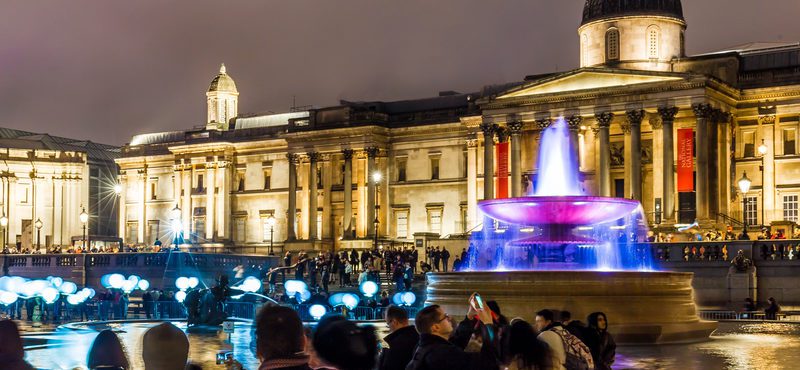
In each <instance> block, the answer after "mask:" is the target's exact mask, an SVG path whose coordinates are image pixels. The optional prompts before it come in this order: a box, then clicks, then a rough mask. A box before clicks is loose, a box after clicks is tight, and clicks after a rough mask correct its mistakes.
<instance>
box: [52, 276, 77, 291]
mask: <svg viewBox="0 0 800 370" xmlns="http://www.w3.org/2000/svg"><path fill="white" fill-rule="evenodd" d="M53 280H55V279H53ZM53 285H55V284H53ZM56 287H57V288H58V290H60V291H61V293H64V294H72V293H75V292H77V291H78V286H77V285H75V283H73V282H71V281H65V282H63V283H61V284H60V286H56Z"/></svg>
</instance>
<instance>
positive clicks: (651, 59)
mask: <svg viewBox="0 0 800 370" xmlns="http://www.w3.org/2000/svg"><path fill="white" fill-rule="evenodd" d="M620 4H622V5H620ZM625 4H628V2H604V1H601V0H598V1H590V2H587V5H586V6H587V10H586V11H585V12H584V22H583V24H582V25H581V28H580V31H579V36H580V39H581V41H580V42H579V43H580V44H581V45H585V44H583V43H582V42H583V41H584V35H585V36H587V38H588V39H590V40H589V44H590V46H589V47H585V46H581V47H582V60H581V63H580V65H582V68H580V69H576V70H573V71H568V72H563V73H553V74H548V75H538V76H532V77H529V78H526V79H525V80H523V81H519V82H515V83H509V84H505V85H495V86H487V87H485V88H483V89H482V90H481V91H480V92H474V93H456V92H443V93H440V95H439V96H438V97H433V98H426V99H417V100H408V101H394V102H345V101H343V102H341V104H340V105H337V106H332V107H323V108H315V109H307V110H293V111H291V112H288V113H282V114H270V115H242V114H238V111H237V106H238V98H239V93H238V90H237V89H236V85H235V84H234V83H233V79H232V78H231V77H230V76H229V75H227V71H225V70H224V69H223V70H221V71H220V74H219V75H217V76H216V77H215V78H214V81H213V82H212V84H211V87H210V89H209V91H208V93H207V100H208V109H209V112H208V117H209V122H208V123H207V125H206V126H205V129H196V130H190V131H176V132H166V133H153V134H144V135H138V136H136V137H134V138H133V140H132V141H131V143H130V144H128V145H126V146H125V147H124V148H123V154H122V157H121V158H120V159H118V160H117V163H118V164H119V166H120V168H121V172H120V181H121V183H122V185H123V187H124V189H125V191H123V202H122V204H123V205H122V207H121V213H120V220H119V222H120V225H122V227H121V229H120V236H121V237H123V238H124V239H125V240H126V241H127V242H128V243H131V244H136V243H145V244H150V243H154V242H155V240H156V239H159V240H161V241H162V243H165V244H166V243H169V242H170V241H171V238H172V237H173V233H172V231H171V228H170V227H168V225H170V224H171V223H172V222H173V220H172V216H171V214H172V213H173V212H172V211H173V210H175V209H176V208H177V209H179V210H180V219H179V220H177V222H178V223H180V224H181V226H182V227H181V229H182V230H183V232H184V233H185V236H186V239H187V242H191V243H194V244H198V245H204V246H222V245H227V246H231V245H235V246H237V247H243V248H250V247H252V248H253V249H254V250H261V251H264V250H266V249H265V248H267V247H268V246H269V244H270V240H272V241H273V244H275V245H277V246H278V248H283V247H284V246H285V247H286V248H298V249H299V248H303V249H308V248H315V249H323V248H330V247H336V248H348V247H371V246H372V243H373V242H372V240H373V237H374V236H375V233H376V232H377V235H378V237H379V239H380V241H381V243H383V242H389V241H399V242H411V241H412V240H413V239H414V235H415V234H417V235H425V236H426V237H436V236H435V235H439V236H440V237H445V236H448V235H449V236H453V235H459V234H464V233H467V232H469V231H471V230H473V229H475V228H477V227H481V224H482V222H483V220H482V218H481V216H480V214H479V212H478V209H477V203H478V201H479V200H481V199H485V198H492V197H495V196H496V195H497V194H499V193H500V191H499V189H497V186H498V182H497V181H496V175H497V173H498V168H500V167H503V168H505V167H506V166H505V164H504V163H497V161H498V155H497V149H496V144H497V143H503V142H506V141H508V142H509V155H508V161H509V163H507V164H508V166H507V167H508V168H509V174H508V179H509V181H508V187H509V188H508V189H507V190H508V193H509V194H510V195H511V196H520V195H525V194H528V193H530V192H531V191H532V190H533V186H534V185H533V184H534V183H535V181H534V180H535V179H536V161H537V158H536V153H537V150H538V138H539V135H540V133H541V130H542V129H544V128H546V127H548V126H549V125H550V124H551V123H552V121H553V120H554V119H557V118H559V117H564V119H566V120H567V122H568V124H569V127H570V129H571V132H572V140H573V142H574V143H575V146H576V148H578V157H579V159H580V169H581V180H582V186H583V188H584V191H585V192H586V193H587V194H596V195H602V196H617V197H625V198H633V199H637V200H640V201H641V202H642V205H643V207H644V209H645V212H646V213H647V216H648V221H649V222H650V223H651V224H652V225H654V226H655V225H658V226H664V227H668V226H671V225H674V224H679V223H691V222H693V221H695V220H697V221H698V222H699V223H700V224H701V225H702V226H704V227H712V226H722V225H724V224H727V223H732V224H735V225H738V224H739V223H741V221H742V220H743V218H744V217H747V218H748V223H750V224H751V225H755V224H769V223H770V222H773V221H782V220H790V221H797V218H798V196H800V156H799V155H798V153H800V152H798V150H800V148H798V147H797V135H798V130H800V126H799V125H800V62H799V61H798V55H800V46H799V45H798V44H750V45H743V46H742V47H738V48H734V49H731V50H724V51H720V52H715V53H709V54H704V55H699V56H692V57H687V56H685V55H684V54H685V52H684V50H683V46H682V45H683V43H684V40H683V30H684V29H685V28H686V23H685V21H684V20H683V14H682V8H681V7H680V1H678V0H675V1H663V2H654V4H656V5H655V7H654V8H653V7H645V8H640V7H638V6H637V5H635V4H640V3H639V2H630V4H629V5H630V6H629V5H625ZM659 4H660V5H659ZM648 30H658V32H657V34H654V33H653V32H650V31H648ZM608 32H617V33H618V37H617V38H615V37H613V36H612V37H607V36H608ZM598 35H600V36H598ZM609 42H614V43H616V44H615V45H613V47H612V45H608V43H609ZM648 47H653V48H654V49H648ZM650 51H652V52H653V53H654V54H653V55H652V56H650V55H649V54H647V53H649V52H650ZM584 52H585V54H584ZM609 53H611V54H612V55H609ZM643 53H644V54H643ZM223 104H224V106H223ZM225 120H227V121H225ZM687 129H688V130H690V131H679V130H687ZM681 132H682V133H686V132H689V133H691V136H692V137H693V143H694V145H689V146H685V145H684V146H681V145H679V144H678V136H677V135H678V134H679V133H681ZM762 143H763V146H762ZM687 148H689V149H688V150H689V151H690V154H689V156H688V157H685V156H684V157H683V159H684V162H686V161H687V158H688V162H689V163H688V165H689V166H690V171H691V172H690V175H689V176H690V177H691V178H690V179H688V180H689V184H690V185H691V186H690V189H689V190H686V189H684V191H680V192H679V191H678V188H677V184H678V181H679V177H680V175H679V174H678V172H676V166H677V161H678V160H679V159H680V158H681V157H680V156H679V153H678V150H679V149H683V150H684V151H686V150H687ZM762 153H763V154H762ZM684 154H687V153H684ZM501 164H502V165H503V166H501ZM684 164H687V163H684ZM745 172H746V173H747V175H748V176H749V178H751V179H753V186H752V188H751V190H750V191H749V192H748V194H747V195H746V196H747V198H748V202H747V206H746V207H747V209H746V212H743V209H742V208H743V206H742V195H741V194H739V193H738V191H737V187H736V184H737V180H738V179H739V178H741V177H742V176H743V174H744V173H745ZM376 173H379V174H380V175H381V177H380V179H375V178H374V177H373V175H374V174H376ZM485 174H491V175H492V179H493V181H485V180H484V179H485ZM683 176H685V173H684V175H683ZM681 179H682V181H683V183H684V184H685V183H686V180H687V179H686V178H685V177H683V178H681ZM762 179H763V180H762ZM376 220H377V223H376V222H375V221H376ZM273 221H274V223H273ZM376 225H377V231H376V229H375V227H376ZM425 233H430V234H425Z"/></svg>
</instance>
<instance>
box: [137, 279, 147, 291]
mask: <svg viewBox="0 0 800 370" xmlns="http://www.w3.org/2000/svg"><path fill="white" fill-rule="evenodd" d="M137 286H138V287H139V289H140V290H147V289H150V282H149V281H147V280H144V279H142V280H139V284H137Z"/></svg>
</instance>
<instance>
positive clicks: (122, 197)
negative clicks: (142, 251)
mask: <svg viewBox="0 0 800 370" xmlns="http://www.w3.org/2000/svg"><path fill="white" fill-rule="evenodd" d="M119 186H120V187H121V188H122V191H121V192H119V198H117V200H118V201H119V227H118V231H119V232H118V233H117V234H118V235H119V237H120V239H122V241H123V242H124V243H127V242H128V240H126V239H127V235H125V231H126V230H127V229H128V207H127V202H128V199H127V198H128V177H127V176H125V175H122V174H121V175H119ZM56 194H57V195H58V203H57V204H58V208H59V209H58V212H56V214H57V215H58V216H57V217H58V223H57V224H56V225H58V226H57V227H58V228H59V232H58V234H59V237H58V239H57V240H58V241H59V244H62V245H63V243H64V241H63V238H62V237H61V235H62V234H61V232H62V231H61V229H63V226H62V225H61V223H62V219H61V214H62V212H63V211H62V209H63V207H64V180H59V181H58V187H57V189H56Z"/></svg>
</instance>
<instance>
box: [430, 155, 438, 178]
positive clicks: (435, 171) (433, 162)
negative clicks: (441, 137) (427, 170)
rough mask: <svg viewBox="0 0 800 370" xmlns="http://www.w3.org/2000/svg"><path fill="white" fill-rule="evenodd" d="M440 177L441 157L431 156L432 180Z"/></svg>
mask: <svg viewBox="0 0 800 370" xmlns="http://www.w3.org/2000/svg"><path fill="white" fill-rule="evenodd" d="M438 179H439V157H431V180H438Z"/></svg>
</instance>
